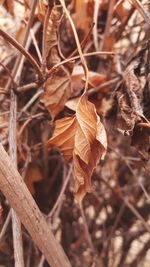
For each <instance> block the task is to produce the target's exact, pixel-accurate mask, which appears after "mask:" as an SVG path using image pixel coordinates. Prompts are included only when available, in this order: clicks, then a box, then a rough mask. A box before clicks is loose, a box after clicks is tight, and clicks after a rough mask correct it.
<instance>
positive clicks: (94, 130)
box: [47, 93, 107, 203]
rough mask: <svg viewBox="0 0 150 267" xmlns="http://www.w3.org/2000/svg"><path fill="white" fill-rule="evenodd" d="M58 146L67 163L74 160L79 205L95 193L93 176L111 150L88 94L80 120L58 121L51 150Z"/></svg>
mask: <svg viewBox="0 0 150 267" xmlns="http://www.w3.org/2000/svg"><path fill="white" fill-rule="evenodd" d="M53 146H57V147H58V148H59V149H60V151H61V152H62V154H63V155H64V157H65V159H67V160H71V159H72V158H73V164H74V175H75V190H74V191H75V197H76V199H77V201H78V202H79V203H81V202H82V199H83V198H84V196H85V195H86V193H87V192H91V191H92V186H91V176H92V173H93V170H94V168H95V167H96V165H97V163H98V161H99V160H100V159H101V158H103V157H104V155H105V153H106V149H107V137H106V132H105V129H104V126H103V124H102V123H101V122H100V118H99V116H98V115H97V113H96V109H95V106H94V105H93V104H92V103H90V102H89V101H88V99H87V94H86V93H84V94H83V95H82V96H81V98H80V100H79V103H78V105H77V109H76V116H73V117H69V118H65V119H61V120H58V121H57V122H56V127H55V131H54V135H53V137H52V138H51V139H50V140H49V141H48V142H47V147H48V148H51V147H53Z"/></svg>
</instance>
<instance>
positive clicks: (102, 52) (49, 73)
mask: <svg viewBox="0 0 150 267" xmlns="http://www.w3.org/2000/svg"><path fill="white" fill-rule="evenodd" d="M83 55H84V57H90V56H97V55H99V56H100V55H108V56H114V55H115V53H114V52H105V51H96V52H90V53H84V54H83ZM79 58H80V55H78V56H74V57H69V58H67V59H65V60H63V61H61V62H59V63H58V64H56V65H55V66H53V67H52V68H51V69H50V70H49V71H48V73H47V77H49V76H50V75H51V74H52V73H53V72H54V71H55V70H56V69H57V68H58V67H60V66H61V65H64V64H66V63H68V62H70V61H74V60H76V59H79Z"/></svg>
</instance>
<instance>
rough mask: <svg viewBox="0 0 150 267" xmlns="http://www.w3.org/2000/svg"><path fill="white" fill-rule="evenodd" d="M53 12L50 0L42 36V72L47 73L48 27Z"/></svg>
mask: <svg viewBox="0 0 150 267" xmlns="http://www.w3.org/2000/svg"><path fill="white" fill-rule="evenodd" d="M50 14H51V8H50V5H49V2H48V7H47V10H46V15H45V20H44V26H43V38H42V73H43V75H45V74H46V38H47V28H48V24H49V17H50Z"/></svg>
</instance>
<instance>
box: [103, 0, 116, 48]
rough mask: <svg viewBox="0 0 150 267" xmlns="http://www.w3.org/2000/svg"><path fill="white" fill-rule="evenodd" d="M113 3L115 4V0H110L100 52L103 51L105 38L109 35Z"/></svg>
mask: <svg viewBox="0 0 150 267" xmlns="http://www.w3.org/2000/svg"><path fill="white" fill-rule="evenodd" d="M115 3H116V0H110V1H109V9H108V14H107V21H106V26H105V32H104V36H103V41H102V50H104V49H105V45H106V43H107V42H108V40H107V38H108V36H109V35H110V26H111V21H112V17H113V12H114V6H115Z"/></svg>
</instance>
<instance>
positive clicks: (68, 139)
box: [46, 116, 77, 161]
mask: <svg viewBox="0 0 150 267" xmlns="http://www.w3.org/2000/svg"><path fill="white" fill-rule="evenodd" d="M76 127H77V121H76V117H75V116H73V117H68V118H63V119H60V120H57V121H56V125H55V131H54V135H53V137H52V138H51V139H50V140H49V141H48V142H47V144H46V146H47V148H51V147H53V146H57V147H58V148H59V149H60V151H61V153H62V154H63V156H64V158H65V159H66V160H67V161H69V160H71V159H72V155H73V149H74V136H75V132H76Z"/></svg>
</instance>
